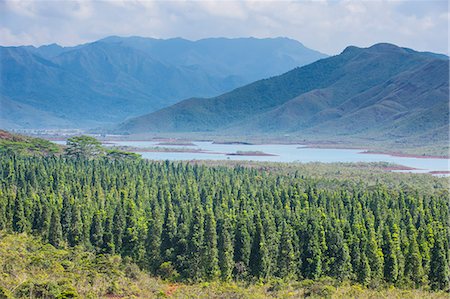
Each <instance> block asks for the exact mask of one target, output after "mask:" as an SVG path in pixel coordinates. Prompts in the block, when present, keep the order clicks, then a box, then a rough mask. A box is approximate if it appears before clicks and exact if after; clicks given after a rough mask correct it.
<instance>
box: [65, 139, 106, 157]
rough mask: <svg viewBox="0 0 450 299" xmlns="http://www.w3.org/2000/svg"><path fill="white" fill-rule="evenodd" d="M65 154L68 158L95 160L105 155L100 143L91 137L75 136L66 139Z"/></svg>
mask: <svg viewBox="0 0 450 299" xmlns="http://www.w3.org/2000/svg"><path fill="white" fill-rule="evenodd" d="M65 154H66V155H67V156H70V157H77V158H80V157H84V158H95V157H98V156H102V155H104V154H105V152H104V149H103V148H102V144H101V143H100V141H98V140H97V139H95V138H94V137H91V136H86V135H82V136H75V137H71V138H69V139H67V146H66V148H65Z"/></svg>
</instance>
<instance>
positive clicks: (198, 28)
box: [0, 0, 449, 54]
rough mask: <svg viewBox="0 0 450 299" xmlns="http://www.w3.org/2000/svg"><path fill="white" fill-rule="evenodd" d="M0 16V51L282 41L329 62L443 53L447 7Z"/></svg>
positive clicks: (351, 4) (55, 10)
mask: <svg viewBox="0 0 450 299" xmlns="http://www.w3.org/2000/svg"><path fill="white" fill-rule="evenodd" d="M0 13H1V15H2V18H0V34H1V35H0V36H1V37H0V44H2V45H20V44H34V45H41V44H48V43H53V42H57V43H60V44H63V45H75V44H79V43H84V42H89V41H93V40H96V39H99V38H103V37H105V36H108V35H125V36H129V35H140V36H149V37H157V38H170V37H185V38H189V39H200V38H206V37H217V36H225V37H245V36H255V37H274V36H287V37H290V38H294V39H297V40H299V41H301V42H302V43H304V44H305V45H306V46H309V47H311V48H314V49H317V50H320V51H322V52H325V53H329V54H335V53H338V52H340V51H341V50H342V49H343V48H345V47H346V46H347V45H350V44H353V45H357V46H370V45H371V44H374V43H377V42H383V41H386V42H393V43H396V44H399V45H401V46H406V47H411V48H414V49H418V50H427V51H435V52H448V50H447V47H448V21H449V12H448V4H447V2H446V1H433V0H431V1H421V0H410V1H387V0H376V1H361V0H359V1H358V0H341V1H339V0H330V1H326V0H321V1H301V0H297V1H238V0H236V1H233V0H222V1H187V0H179V1H135V0H113V1H88V0H78V1H43V0H40V1H26V0H25V1H12V0H6V1H2V2H0Z"/></svg>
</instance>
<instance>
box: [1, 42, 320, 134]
mask: <svg viewBox="0 0 450 299" xmlns="http://www.w3.org/2000/svg"><path fill="white" fill-rule="evenodd" d="M323 57H326V55H324V54H322V53H319V52H317V51H314V50H311V49H308V48H306V47H305V46H303V45H302V44H301V43H300V42H298V41H295V40H291V39H287V38H267V39H256V38H236V39H226V38H209V39H203V40H198V41H189V40H185V39H181V38H174V39H167V40H163V39H152V38H143V37H127V38H124V37H108V38H105V39H102V40H99V41H96V42H92V43H87V44H83V45H79V46H75V47H62V46H59V45H56V44H52V45H47V46H41V47H38V48H36V47H33V46H20V47H0V107H1V111H0V126H1V127H3V128H64V127H72V128H73V127H77V128H80V127H81V128H83V127H85V128H86V127H91V128H92V127H95V126H103V125H106V124H115V123H118V122H122V121H124V120H125V119H127V118H130V117H133V116H138V115H142V114H145V113H149V112H152V111H155V110H158V109H161V108H163V107H166V106H169V105H171V104H174V103H177V102H178V101H180V100H182V99H185V98H189V97H194V96H195V97H210V96H215V95H219V94H221V93H224V92H226V91H230V90H232V89H234V88H236V87H238V86H242V85H245V84H247V83H250V82H253V81H255V80H258V79H262V78H266V77H270V76H274V75H279V74H281V73H284V72H286V71H288V70H290V69H292V68H294V67H297V66H301V65H306V64H309V63H311V62H314V61H316V60H318V59H321V58H323Z"/></svg>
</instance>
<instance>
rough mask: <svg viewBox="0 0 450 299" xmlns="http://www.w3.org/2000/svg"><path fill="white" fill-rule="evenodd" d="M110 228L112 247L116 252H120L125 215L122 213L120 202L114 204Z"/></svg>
mask: <svg viewBox="0 0 450 299" xmlns="http://www.w3.org/2000/svg"><path fill="white" fill-rule="evenodd" d="M112 228H113V229H112V232H113V239H114V248H115V251H116V252H118V253H120V252H122V244H123V235H124V231H125V217H124V215H123V208H122V205H121V204H118V205H117V206H116V209H115V212H114V217H113V225H112Z"/></svg>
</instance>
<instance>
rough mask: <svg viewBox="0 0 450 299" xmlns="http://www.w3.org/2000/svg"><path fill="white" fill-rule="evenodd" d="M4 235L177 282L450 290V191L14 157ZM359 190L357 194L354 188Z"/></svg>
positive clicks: (1, 217) (0, 221) (2, 211)
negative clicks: (86, 253) (116, 258)
mask: <svg viewBox="0 0 450 299" xmlns="http://www.w3.org/2000/svg"><path fill="white" fill-rule="evenodd" d="M0 180H1V188H0V229H1V230H4V231H8V232H17V233H22V232H26V233H30V234H34V235H36V236H39V237H40V238H42V240H43V241H44V242H47V243H50V244H52V245H53V246H54V247H56V248H72V247H77V246H82V247H84V248H86V249H87V250H90V251H92V252H95V253H97V254H111V255H112V254H118V255H121V256H122V257H123V258H127V259H130V260H131V261H133V262H135V263H136V264H137V265H139V267H140V268H141V269H143V270H144V271H146V272H148V273H151V274H152V275H156V276H160V277H162V278H164V279H167V280H172V281H184V282H199V281H214V280H223V281H230V280H238V281H262V282H264V281H267V280H270V279H272V278H279V279H283V280H304V279H312V280H316V279H319V278H323V277H331V278H333V279H336V280H339V281H344V280H351V281H354V282H358V283H361V284H363V285H367V286H372V287H376V286H379V285H382V284H392V285H396V286H405V287H412V288H419V287H420V288H421V287H426V288H428V287H429V288H430V289H433V290H445V289H448V283H449V280H448V279H449V278H448V277H449V272H448V271H449V269H448V265H449V264H448V261H449V202H448V198H449V193H448V190H447V189H445V188H442V187H439V186H436V188H431V189H427V190H422V189H421V188H419V187H418V188H417V189H414V188H410V187H408V188H402V187H401V185H399V186H397V187H395V188H392V187H387V186H386V185H384V184H383V183H378V184H376V185H375V186H370V187H369V186H368V185H367V184H365V183H364V182H356V181H355V182H353V183H352V184H342V182H340V181H336V180H335V179H327V178H311V177H308V176H303V175H302V174H301V173H299V172H296V173H294V174H292V173H279V172H275V173H272V172H270V171H261V170H256V169H249V168H243V167H239V166H236V167H234V168H229V167H220V166H214V167H210V166H200V165H190V164H188V163H171V162H168V161H166V162H150V161H146V160H141V159H138V160H136V159H111V158H108V157H105V156H103V157H99V158H97V159H88V158H85V157H68V156H49V157H25V156H16V155H8V154H5V155H2V156H1V158H0ZM349 186H352V187H349Z"/></svg>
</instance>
